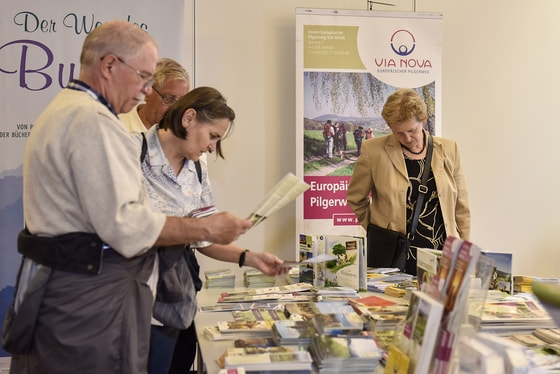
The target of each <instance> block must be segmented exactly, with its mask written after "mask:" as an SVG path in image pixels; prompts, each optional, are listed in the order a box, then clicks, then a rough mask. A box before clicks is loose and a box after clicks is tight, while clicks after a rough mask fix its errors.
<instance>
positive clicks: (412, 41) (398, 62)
mask: <svg viewBox="0 0 560 374" xmlns="http://www.w3.org/2000/svg"><path fill="white" fill-rule="evenodd" d="M391 49H392V50H393V52H395V53H396V54H397V55H398V56H400V58H384V57H382V58H377V57H375V58H374V62H375V65H376V66H377V67H378V68H386V69H431V68H432V62H431V61H430V60H429V59H418V58H414V57H412V56H410V54H412V52H414V50H415V49H416V38H415V37H414V35H412V33H411V32H410V31H408V30H404V29H400V30H397V31H395V32H394V33H393V35H391ZM402 72H404V71H401V72H400V73H402ZM390 73H394V71H390ZM398 73H399V72H398Z"/></svg>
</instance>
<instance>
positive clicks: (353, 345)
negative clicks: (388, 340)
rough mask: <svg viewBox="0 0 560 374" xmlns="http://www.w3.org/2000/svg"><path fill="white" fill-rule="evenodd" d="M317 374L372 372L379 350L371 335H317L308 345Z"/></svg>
mask: <svg viewBox="0 0 560 374" xmlns="http://www.w3.org/2000/svg"><path fill="white" fill-rule="evenodd" d="M309 352H310V353H311V356H312V357H313V361H314V363H315V366H316V370H317V371H318V372H319V374H330V373H333V374H334V373H337V374H338V373H373V372H375V370H376V368H377V366H378V365H379V360H380V358H381V352H380V350H379V348H378V347H377V345H376V343H375V341H374V340H373V338H372V337H371V336H366V335H355V336H354V335H353V336H325V335H317V336H316V337H315V338H313V340H312V342H311V344H310V345H309Z"/></svg>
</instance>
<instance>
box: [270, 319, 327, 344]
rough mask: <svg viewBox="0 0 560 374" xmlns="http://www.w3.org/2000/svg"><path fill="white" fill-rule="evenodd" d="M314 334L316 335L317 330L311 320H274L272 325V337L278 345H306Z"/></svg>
mask: <svg viewBox="0 0 560 374" xmlns="http://www.w3.org/2000/svg"><path fill="white" fill-rule="evenodd" d="M315 335H317V330H316V329H315V325H314V324H313V322H312V321H311V320H305V321H292V320H284V321H276V322H275V323H274V325H273V326H272V339H273V340H274V341H275V342H276V344H278V345H286V344H302V345H308V344H309V343H310V342H311V340H312V339H313V337H314V336H315Z"/></svg>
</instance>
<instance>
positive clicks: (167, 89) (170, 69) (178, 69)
mask: <svg viewBox="0 0 560 374" xmlns="http://www.w3.org/2000/svg"><path fill="white" fill-rule="evenodd" d="M189 90H190V77H189V73H187V71H186V70H185V68H183V67H182V66H181V65H180V64H179V63H178V62H176V61H175V60H172V59H170V58H161V59H160V60H159V61H158V62H157V64H156V70H155V72H154V83H153V85H152V92H151V93H150V94H148V95H146V97H145V98H144V103H140V104H138V105H137V106H136V107H134V108H132V110H131V111H129V112H128V113H123V114H120V115H119V118H120V119H121V121H123V123H124V125H125V127H126V129H127V130H128V131H129V132H146V131H147V130H148V129H149V128H150V127H152V126H153V125H155V124H157V123H159V121H161V119H162V118H163V114H164V113H165V111H166V110H167V109H168V108H169V107H170V106H171V105H173V104H175V103H176V102H177V100H179V98H181V97H182V96H184V95H185V94H186V93H187V92H189Z"/></svg>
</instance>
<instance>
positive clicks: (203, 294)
mask: <svg viewBox="0 0 560 374" xmlns="http://www.w3.org/2000/svg"><path fill="white" fill-rule="evenodd" d="M225 291H227V290H224V289H204V288H203V289H202V290H201V291H200V292H199V293H198V297H197V299H198V305H199V307H200V306H209V305H214V304H216V302H217V300H218V297H219V296H220V294H221V293H222V292H225ZM366 294H367V293H364V296H365V295H366ZM397 300H398V301H399V302H403V300H402V299H397ZM232 320H233V315H232V314H231V312H201V311H199V312H198V313H197V314H196V316H195V326H196V335H197V338H198V352H197V357H198V359H197V370H198V373H206V374H216V373H217V372H218V371H219V370H220V367H219V366H218V364H217V362H216V359H217V358H218V357H219V356H220V355H221V354H222V353H224V352H225V351H226V349H227V348H229V347H233V343H234V341H233V340H223V341H211V340H209V339H208V338H207V337H206V336H205V335H204V333H203V332H204V328H206V327H209V326H213V325H215V324H216V322H217V321H232ZM383 370H384V368H383V367H382V366H381V365H379V366H378V368H377V370H376V372H375V373H376V374H380V373H383Z"/></svg>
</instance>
